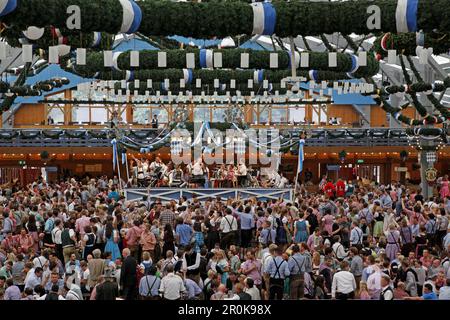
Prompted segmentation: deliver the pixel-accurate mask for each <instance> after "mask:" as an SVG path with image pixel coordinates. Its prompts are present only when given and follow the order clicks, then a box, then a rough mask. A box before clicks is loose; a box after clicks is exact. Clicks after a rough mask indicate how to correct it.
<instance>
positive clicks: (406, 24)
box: [395, 0, 419, 33]
mask: <svg viewBox="0 0 450 320" xmlns="http://www.w3.org/2000/svg"><path fill="white" fill-rule="evenodd" d="M418 3H419V0H397V9H396V10H395V23H396V27H397V32H402V33H405V32H416V31H417V7H418Z"/></svg>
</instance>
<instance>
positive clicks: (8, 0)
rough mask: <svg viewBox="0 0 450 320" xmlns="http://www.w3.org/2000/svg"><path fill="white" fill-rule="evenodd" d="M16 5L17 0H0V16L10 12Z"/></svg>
mask: <svg viewBox="0 0 450 320" xmlns="http://www.w3.org/2000/svg"><path fill="white" fill-rule="evenodd" d="M16 7H17V0H0V17H3V16H6V15H7V14H10V13H11V12H13V11H14V10H16Z"/></svg>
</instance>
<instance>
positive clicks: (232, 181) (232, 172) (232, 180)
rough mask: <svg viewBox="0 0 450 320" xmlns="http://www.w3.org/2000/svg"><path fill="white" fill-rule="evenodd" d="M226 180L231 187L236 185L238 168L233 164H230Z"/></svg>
mask: <svg viewBox="0 0 450 320" xmlns="http://www.w3.org/2000/svg"><path fill="white" fill-rule="evenodd" d="M226 180H227V185H228V187H229V188H233V187H236V183H237V180H236V169H235V167H234V165H232V164H230V165H229V166H228V170H227V176H226Z"/></svg>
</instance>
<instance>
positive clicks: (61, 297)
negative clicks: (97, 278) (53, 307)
mask: <svg viewBox="0 0 450 320" xmlns="http://www.w3.org/2000/svg"><path fill="white" fill-rule="evenodd" d="M46 297H47V295H46V294H44V295H43V296H42V297H39V298H38V299H37V300H45V298H46ZM58 300H66V299H64V297H63V296H62V295H58ZM69 300H72V299H69Z"/></svg>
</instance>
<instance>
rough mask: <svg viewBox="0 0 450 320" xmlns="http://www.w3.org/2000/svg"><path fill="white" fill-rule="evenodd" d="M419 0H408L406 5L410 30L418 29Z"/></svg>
mask: <svg viewBox="0 0 450 320" xmlns="http://www.w3.org/2000/svg"><path fill="white" fill-rule="evenodd" d="M418 4H419V0H408V3H407V6H406V23H407V25H408V30H409V32H416V31H417V7H418Z"/></svg>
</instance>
